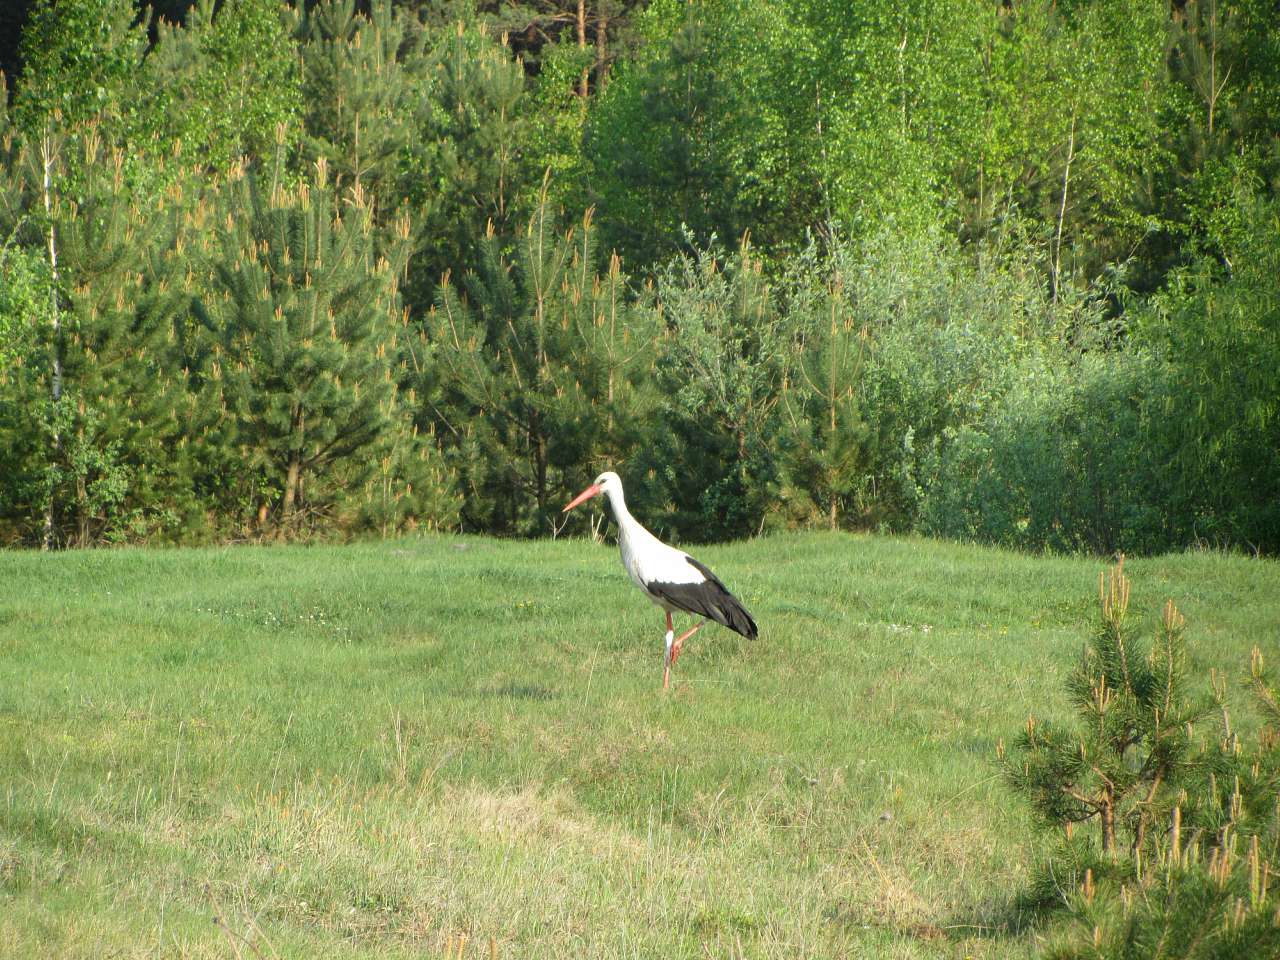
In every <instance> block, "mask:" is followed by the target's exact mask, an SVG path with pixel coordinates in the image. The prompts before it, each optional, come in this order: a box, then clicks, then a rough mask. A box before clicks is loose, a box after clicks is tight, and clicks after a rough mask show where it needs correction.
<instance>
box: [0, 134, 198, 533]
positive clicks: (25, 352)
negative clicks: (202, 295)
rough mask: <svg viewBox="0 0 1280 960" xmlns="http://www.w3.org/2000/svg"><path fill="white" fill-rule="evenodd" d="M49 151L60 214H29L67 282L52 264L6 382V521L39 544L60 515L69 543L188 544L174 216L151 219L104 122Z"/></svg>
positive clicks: (1, 416) (0, 408)
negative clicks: (44, 527)
mask: <svg viewBox="0 0 1280 960" xmlns="http://www.w3.org/2000/svg"><path fill="white" fill-rule="evenodd" d="M44 143H45V147H46V149H47V151H48V154H47V155H48V157H49V161H50V162H49V165H48V167H47V170H48V175H49V192H48V200H49V212H48V214H47V216H46V215H45V212H44V207H43V205H41V206H38V207H36V208H35V209H34V210H30V211H29V212H28V214H27V216H28V218H29V219H36V220H37V224H38V227H39V235H40V236H41V238H42V239H43V240H44V241H45V243H46V244H52V247H53V249H54V250H56V252H57V258H58V259H57V281H56V284H55V283H54V282H53V281H54V276H53V273H52V269H51V263H50V262H49V261H47V260H46V261H44V262H43V263H42V267H41V273H42V274H43V277H44V279H43V282H42V283H41V284H40V285H41V287H43V289H42V290H41V291H40V297H41V300H43V305H41V306H40V309H39V312H38V313H37V314H35V315H34V316H31V317H28V318H27V320H28V322H29V323H30V326H29V327H28V329H27V332H26V335H25V336H24V337H23V338H22V339H21V340H20V341H19V343H18V344H17V346H18V349H17V350H16V351H15V358H14V362H13V365H12V367H11V369H10V371H9V372H8V375H7V376H6V378H5V382H4V384H3V386H0V435H3V436H4V439H5V442H4V444H3V446H4V448H5V451H6V464H5V473H6V475H7V476H8V477H9V485H8V486H9V490H8V493H7V496H6V497H5V509H4V510H3V514H4V517H3V521H4V522H5V523H6V525H9V526H10V529H11V532H12V534H13V535H15V536H17V537H19V538H22V539H25V540H27V541H28V542H30V541H34V540H36V539H37V538H38V537H39V536H41V534H40V533H39V526H40V525H41V524H42V523H43V522H44V518H46V517H47V518H48V519H49V520H51V521H52V529H51V530H50V531H49V534H50V535H51V536H52V537H53V539H54V540H55V541H56V542H59V543H66V542H69V543H74V544H76V545H79V546H88V545H91V544H94V543H98V542H103V541H112V540H117V539H122V538H128V539H146V538H150V537H152V536H154V535H156V534H158V533H160V532H161V531H167V532H169V533H172V534H177V533H179V532H180V531H181V529H182V524H183V523H184V522H185V519H184V518H186V517H188V516H189V515H190V514H191V512H192V510H193V506H192V502H191V496H190V492H189V486H188V485H189V479H188V477H187V475H186V473H185V458H184V456H183V454H182V453H181V452H180V451H179V452H175V451H174V449H173V445H174V444H175V443H176V441H177V440H178V437H179V435H180V432H181V429H180V425H179V423H178V420H177V412H176V411H177V409H178V408H179V407H180V406H181V397H182V394H183V390H184V388H185V378H184V375H183V374H182V372H181V371H180V370H179V369H177V368H176V366H175V365H174V364H173V363H172V359H173V357H172V355H171V354H170V347H171V344H172V342H173V311H174V309H175V303H174V301H173V299H172V297H171V296H170V295H169V293H168V291H166V290H165V289H164V287H163V285H157V284H156V282H155V279H156V278H155V276H154V274H153V273H152V271H151V270H150V267H149V263H148V256H149V255H150V254H152V253H154V252H155V251H157V250H159V249H162V248H163V247H164V246H165V245H166V244H167V243H168V242H169V240H168V239H167V238H166V229H167V228H168V225H169V221H168V218H167V217H166V216H165V211H164V210H163V209H150V210H148V214H147V216H145V217H144V216H143V215H142V213H141V211H140V209H139V207H138V201H137V198H136V197H135V196H133V195H132V193H131V191H130V189H129V186H128V184H127V183H126V182H125V178H124V170H125V166H126V160H125V157H124V155H123V153H122V152H121V151H120V150H119V149H109V148H107V147H106V146H105V145H104V144H103V143H102V141H101V140H100V138H99V137H98V136H97V133H96V127H95V126H93V125H90V126H88V127H86V128H84V129H82V130H79V131H77V135H76V136H74V137H68V138H66V139H64V140H57V141H53V140H49V139H46V140H45V142H44ZM67 154H72V155H71V156H70V157H68V156H67ZM27 159H28V160H31V161H34V158H33V157H27ZM38 169H40V170H41V171H42V172H43V170H44V169H45V167H44V165H43V163H42V164H41V166H40V167H39V168H38ZM69 171H74V174H71V173H69ZM69 188H74V194H72V195H69ZM29 199H30V200H31V201H32V202H33V203H38V202H40V201H38V200H36V198H35V197H29ZM42 253H44V254H47V253H48V247H47V246H46V248H45V249H44V250H43V251H42ZM33 256H35V254H34V252H33V251H32V250H31V249H30V248H28V252H27V254H26V259H27V261H28V263H30V261H31V258H32V257H33ZM51 287H52V289H51ZM30 292H31V293H34V292H35V291H34V290H31V291H30ZM45 297H50V298H51V299H49V300H45V299H44V298H45ZM55 304H56V305H55ZM32 306H33V307H34V306H36V304H32ZM31 321H35V322H31ZM55 321H56V325H55Z"/></svg>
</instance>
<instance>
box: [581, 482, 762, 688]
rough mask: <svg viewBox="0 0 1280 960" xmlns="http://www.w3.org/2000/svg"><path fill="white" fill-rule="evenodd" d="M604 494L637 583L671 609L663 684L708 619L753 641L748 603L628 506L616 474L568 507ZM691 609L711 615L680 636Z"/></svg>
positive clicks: (753, 626)
mask: <svg viewBox="0 0 1280 960" xmlns="http://www.w3.org/2000/svg"><path fill="white" fill-rule="evenodd" d="M601 494H604V495H605V496H606V497H608V498H609V506H610V507H611V508H612V509H613V517H614V520H615V522H616V523H617V525H618V551H619V552H620V553H621V554H622V565H623V567H624V568H626V571H627V575H628V576H629V577H631V580H632V582H633V583H634V584H635V585H636V586H637V587H639V588H640V589H641V590H643V591H644V594H645V596H647V597H648V598H649V599H650V600H651V601H653V602H654V603H655V604H657V605H658V606H659V607H661V608H662V609H663V610H664V611H665V613H666V619H667V632H666V652H665V654H664V656H663V663H664V665H665V667H664V670H663V676H662V685H663V687H666V686H667V684H668V681H669V677H670V671H671V664H673V663H674V662H675V659H676V657H678V656H679V655H680V649H681V646H682V645H683V644H684V641H685V640H687V639H689V637H691V636H692V635H693V634H694V633H696V632H697V630H698V629H699V628H700V627H701V626H702V625H703V624H705V623H706V622H707V620H714V621H716V622H717V623H720V624H723V625H724V626H726V627H728V628H729V629H730V630H733V631H736V632H737V633H740V634H742V635H743V636H744V637H747V638H749V639H752V640H754V639H755V637H756V633H757V630H756V624H755V621H754V620H752V619H751V614H749V613H748V612H747V610H746V608H745V607H743V606H742V604H741V603H740V602H738V599H737V598H736V597H734V596H733V594H731V593H730V592H729V591H728V589H726V587H725V585H724V584H723V583H721V582H720V580H719V578H717V577H716V575H715V574H714V573H712V572H711V571H710V570H708V569H707V568H706V567H705V566H703V565H702V564H701V563H699V562H698V561H697V560H695V559H693V557H691V556H689V554H687V553H685V552H684V551H683V550H677V549H676V548H675V547H672V546H668V545H667V544H665V543H663V542H662V541H661V540H659V539H658V538H657V537H655V536H654V535H653V534H652V533H650V532H649V531H648V530H646V529H645V528H644V527H643V526H641V525H640V522H639V521H638V520H636V518H635V517H633V516H632V515H631V511H630V510H628V509H627V502H626V498H625V496H624V495H623V492H622V480H621V479H620V478H619V477H618V475H617V474H616V473H612V472H606V473H602V474H600V476H599V477H597V478H596V482H595V483H593V484H592V485H591V486H589V487H587V489H586V490H584V491H582V493H581V494H579V495H578V496H577V497H576V498H575V499H574V500H573V501H572V502H570V504H569V505H568V506H567V507H565V510H566V511H568V510H572V509H573V508H574V507H576V506H577V505H578V504H580V503H582V502H583V501H584V500H588V499H590V498H591V497H595V496H599V495H601ZM676 612H684V613H689V614H692V615H694V616H697V617H705V618H706V619H704V620H702V621H701V622H699V623H697V624H696V625H694V626H693V627H692V628H691V629H690V630H688V631H687V632H685V633H684V634H682V635H681V636H680V637H676V636H675V630H674V625H673V623H672V620H671V615H672V614H673V613H676Z"/></svg>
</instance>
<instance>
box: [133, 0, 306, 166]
mask: <svg viewBox="0 0 1280 960" xmlns="http://www.w3.org/2000/svg"><path fill="white" fill-rule="evenodd" d="M289 16H290V11H289V8H288V7H287V6H286V5H285V4H284V3H283V2H282V0H226V2H223V3H218V2H215V0H198V2H197V3H195V5H194V6H192V7H191V8H190V10H189V11H188V13H187V18H186V22H185V23H184V24H183V25H182V26H178V25H175V24H171V23H167V22H165V21H163V20H157V23H156V33H157V40H156V44H155V47H154V49H153V50H152V51H151V53H150V55H149V56H148V57H147V60H146V64H145V74H146V75H145V78H144V82H145V83H146V88H147V91H148V102H147V103H146V105H145V109H142V106H141V105H139V117H138V119H137V125H138V127H139V129H140V133H141V134H142V135H144V136H147V137H155V138H159V140H160V141H161V142H162V143H163V144H164V146H165V147H166V148H167V149H169V150H174V151H180V153H181V154H182V155H183V156H184V157H189V158H191V159H192V161H194V162H199V163H202V164H205V165H207V166H208V167H210V168H211V169H213V170H218V171H225V170H227V169H229V168H230V167H231V165H232V164H233V163H234V162H235V161H236V160H237V159H238V158H240V157H242V156H246V155H247V156H252V157H258V158H263V159H270V158H272V157H273V156H274V153H275V150H276V145H277V144H278V143H279V142H281V141H285V142H289V141H292V140H293V139H294V138H295V137H296V136H297V126H298V115H299V113H300V112H301V109H302V89H301V76H300V70H299V58H298V55H297V50H296V47H295V44H294V42H293V40H292V38H291V37H290V35H289V30H288V19H289Z"/></svg>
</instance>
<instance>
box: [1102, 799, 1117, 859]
mask: <svg viewBox="0 0 1280 960" xmlns="http://www.w3.org/2000/svg"><path fill="white" fill-rule="evenodd" d="M1098 813H1099V815H1100V816H1101V817H1102V852H1103V853H1114V852H1115V849H1116V802H1115V797H1113V796H1112V795H1111V794H1110V793H1107V794H1105V795H1104V797H1103V800H1102V809H1101V810H1099V811H1098Z"/></svg>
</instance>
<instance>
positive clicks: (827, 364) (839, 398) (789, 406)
mask: <svg viewBox="0 0 1280 960" xmlns="http://www.w3.org/2000/svg"><path fill="white" fill-rule="evenodd" d="M799 286H800V292H801V293H802V298H793V299H792V300H791V302H790V305H789V306H790V312H791V314H792V316H793V317H795V318H797V319H798V318H804V320H801V321H800V322H801V323H803V324H804V325H803V327H802V328H801V329H800V330H799V331H798V333H797V336H798V342H797V343H796V345H795V350H794V353H793V356H794V358H795V359H794V362H793V364H792V366H791V369H790V370H789V371H788V375H787V377H786V379H784V380H783V384H782V408H783V416H784V420H785V423H786V447H785V452H784V454H783V458H784V460H785V463H786V471H787V474H788V476H789V479H790V482H791V484H792V486H793V487H794V488H796V489H797V490H798V491H803V494H804V495H805V496H806V497H807V498H808V499H810V500H811V501H812V502H813V503H814V504H815V505H816V506H817V507H819V508H820V509H821V511H822V513H824V514H825V516H826V520H827V523H828V525H829V526H830V528H831V529H832V530H835V529H837V527H838V526H839V522H840V515H841V513H842V512H843V513H848V512H849V510H850V508H851V503H852V501H853V500H854V498H855V496H856V494H857V492H858V489H859V486H860V485H861V481H862V476H863V473H864V470H865V462H866V452H865V450H864V441H865V438H866V435H867V427H866V425H865V423H864V422H863V419H862V411H861V398H860V387H861V383H862V370H863V362H864V360H865V357H866V350H867V330H866V329H865V327H859V326H858V325H857V324H856V323H855V320H854V317H853V316H852V313H851V311H850V310H849V309H848V304H847V302H846V295H845V291H844V283H843V280H842V279H841V277H840V275H839V273H835V274H834V275H833V276H831V277H830V278H829V279H828V280H827V282H826V284H824V285H823V287H824V290H825V296H823V297H821V298H820V299H819V300H818V301H817V302H809V301H810V300H811V298H810V297H808V296H804V294H807V293H808V288H809V287H810V286H812V284H810V283H805V282H804V280H803V279H802V280H801V281H800V284H799ZM806 320H807V323H806V322H805V321H806Z"/></svg>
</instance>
